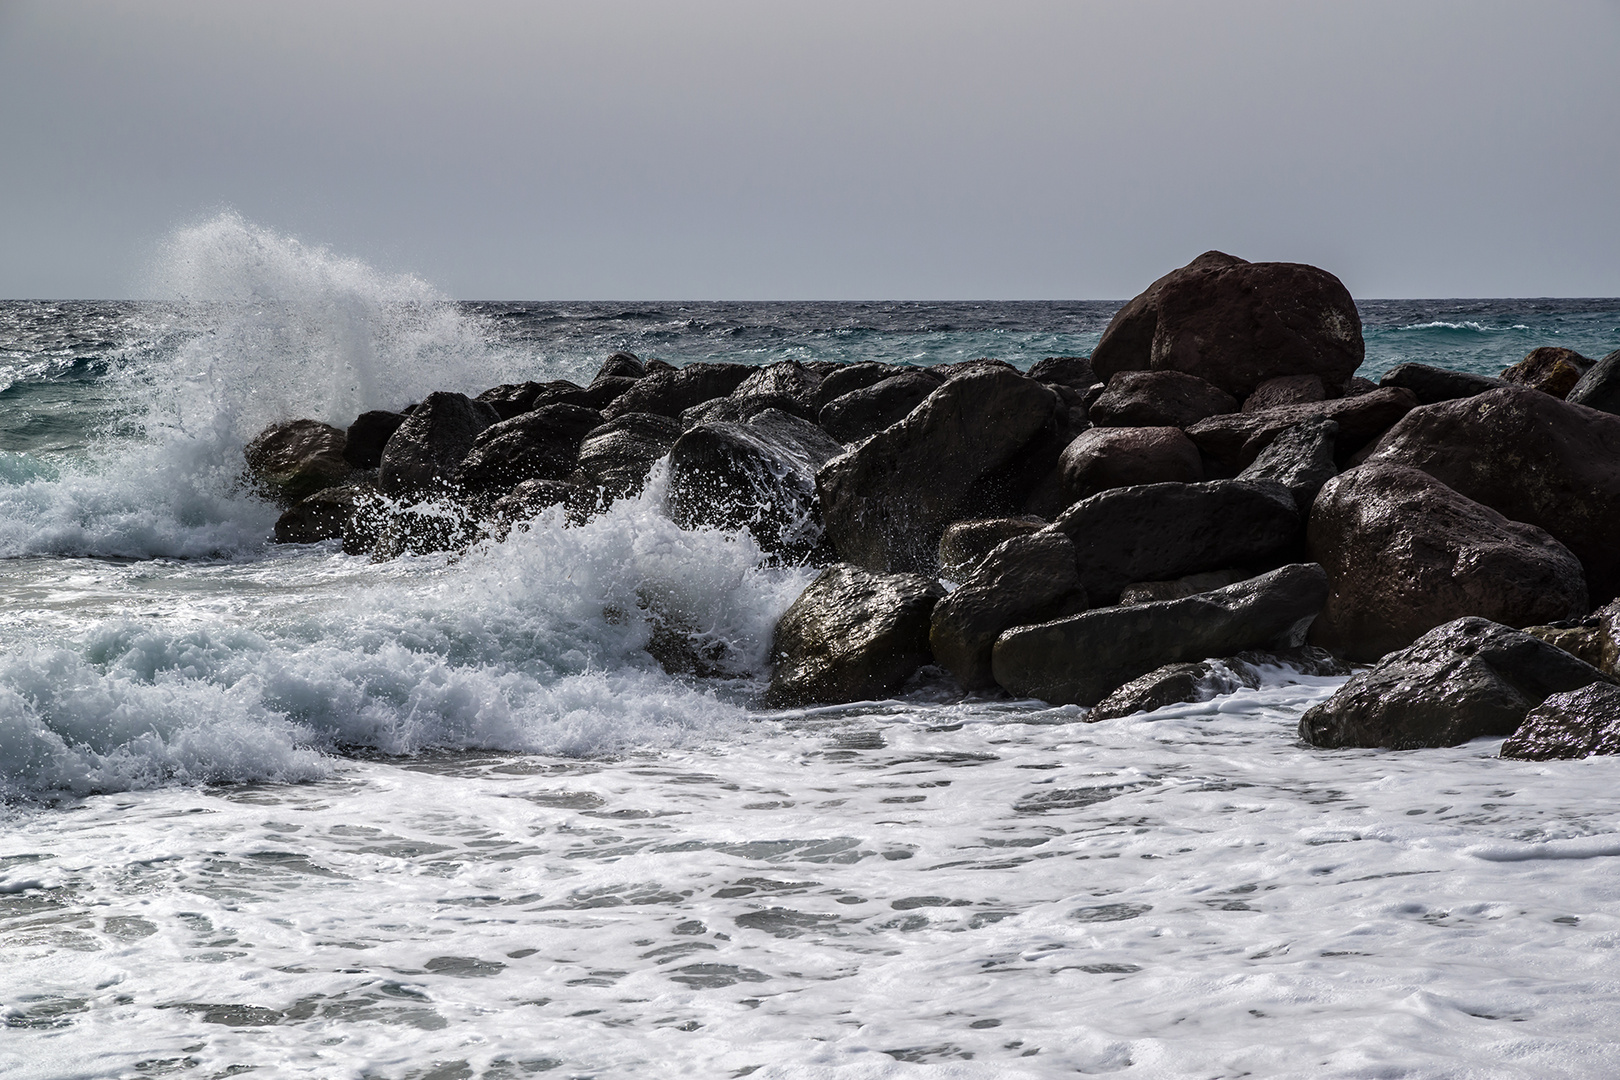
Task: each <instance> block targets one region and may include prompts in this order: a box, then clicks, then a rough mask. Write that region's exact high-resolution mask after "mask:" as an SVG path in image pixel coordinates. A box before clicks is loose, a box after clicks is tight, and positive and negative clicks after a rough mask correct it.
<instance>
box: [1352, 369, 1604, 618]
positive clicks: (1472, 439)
mask: <svg viewBox="0 0 1620 1080" xmlns="http://www.w3.org/2000/svg"><path fill="white" fill-rule="evenodd" d="M1367 460H1368V461H1369V462H1372V461H1381V462H1388V463H1390V464H1392V465H1409V466H1411V467H1412V468H1414V469H1421V470H1422V471H1424V472H1426V473H1428V474H1429V475H1430V476H1432V477H1434V478H1435V479H1436V480H1439V481H1440V482H1441V483H1442V484H1445V485H1446V486H1447V487H1449V488H1451V489H1452V490H1453V491H1457V492H1459V493H1461V494H1463V495H1466V496H1467V497H1468V498H1470V499H1473V500H1474V501H1475V502H1478V503H1483V504H1485V505H1486V506H1489V507H1490V508H1491V509H1492V510H1495V511H1497V512H1498V513H1500V514H1503V515H1504V516H1506V517H1509V518H1512V519H1513V520H1514V521H1522V522H1525V523H1527V524H1530V525H1536V526H1539V527H1541V528H1543V529H1546V530H1547V531H1548V532H1549V533H1551V534H1552V535H1553V537H1554V538H1556V539H1557V540H1558V542H1559V543H1561V544H1563V545H1564V546H1565V547H1567V548H1569V550H1570V551H1572V552H1574V553H1575V557H1576V558H1577V559H1579V560H1580V561H1581V566H1582V567H1583V568H1584V569H1585V570H1586V587H1587V591H1588V593H1589V595H1590V599H1591V601H1592V602H1593V603H1594V604H1601V603H1606V602H1608V601H1609V600H1611V599H1613V598H1614V597H1615V595H1616V594H1617V593H1620V544H1617V543H1616V542H1615V538H1616V537H1620V416H1615V415H1613V414H1611V413H1606V412H1599V411H1598V410H1596V409H1588V408H1586V407H1584V406H1581V405H1570V404H1568V403H1567V402H1564V401H1560V400H1559V399H1558V398H1555V397H1553V396H1552V395H1551V394H1544V393H1542V392H1540V391H1538V390H1531V389H1529V388H1527V387H1503V388H1501V389H1498V390H1491V391H1488V392H1486V393H1483V394H1478V395H1476V396H1474V397H1471V398H1464V399H1461V400H1457V401H1446V402H1441V403H1440V404H1437V405H1425V406H1424V407H1422V408H1420V409H1413V410H1412V411H1411V412H1410V413H1408V414H1407V415H1406V417H1405V418H1404V419H1402V420H1401V422H1400V423H1398V424H1396V425H1395V426H1394V427H1393V428H1391V429H1390V431H1389V433H1388V434H1387V435H1385V436H1384V437H1383V439H1382V440H1380V442H1379V443H1378V447H1377V449H1376V450H1374V451H1373V453H1372V454H1371V456H1370V457H1369V458H1368V459H1367Z"/></svg>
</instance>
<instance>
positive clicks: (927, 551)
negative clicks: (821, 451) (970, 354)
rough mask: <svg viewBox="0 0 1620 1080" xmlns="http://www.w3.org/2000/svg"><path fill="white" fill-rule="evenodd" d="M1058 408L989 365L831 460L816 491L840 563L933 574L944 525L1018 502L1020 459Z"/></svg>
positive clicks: (1051, 425) (1026, 382)
mask: <svg viewBox="0 0 1620 1080" xmlns="http://www.w3.org/2000/svg"><path fill="white" fill-rule="evenodd" d="M1058 408H1059V399H1058V397H1057V395H1056V394H1054V393H1053V392H1052V391H1051V390H1048V389H1047V388H1046V387H1044V386H1042V385H1041V384H1040V383H1038V382H1035V381H1034V380H1033V379H1028V378H1025V377H1024V376H1022V375H1020V374H1018V373H1017V372H1016V371H1013V370H1011V369H1010V368H1009V369H988V370H984V371H979V372H975V373H972V374H968V375H964V376H961V377H958V378H955V379H952V380H950V381H949V382H947V383H945V384H944V385H943V386H941V387H940V388H939V389H937V390H935V391H934V392H933V393H932V394H930V395H929V396H928V398H927V399H926V400H924V401H923V403H922V404H921V405H918V406H917V407H916V408H915V409H913V410H912V411H911V413H910V414H909V415H908V416H907V417H906V418H905V419H904V420H901V421H900V422H899V423H897V424H893V425H891V426H889V427H886V428H884V429H883V430H882V431H879V432H878V433H877V434H875V435H873V436H872V437H871V438H869V439H867V440H866V441H865V442H863V443H860V444H858V445H857V446H856V447H855V448H853V449H851V450H849V451H848V452H846V453H843V454H840V455H839V456H838V457H835V458H833V459H832V460H831V461H829V462H828V463H827V464H826V465H824V466H823V467H822V469H821V472H820V473H818V474H817V476H816V488H817V491H818V493H819V495H820V498H821V515H822V520H823V521H824V522H825V523H826V526H827V535H828V537H829V538H830V539H831V540H832V542H833V545H834V547H835V548H836V549H837V551H838V554H839V557H840V558H842V559H844V560H846V561H848V562H851V563H854V564H856V565H857V566H862V567H865V568H867V569H871V570H875V571H895V570H926V571H930V572H931V571H932V570H933V569H934V568H935V566H936V563H935V559H936V557H937V554H938V549H939V540H940V536H941V535H942V534H943V533H944V531H945V527H946V526H947V525H949V524H951V522H953V521H962V520H965V519H967V518H975V517H989V516H994V515H997V514H1004V513H1006V512H1008V511H1009V510H1012V509H1013V508H1015V507H1017V506H1019V505H1021V504H1022V502H1023V500H1024V498H1025V497H1026V496H1027V495H1028V490H1027V489H1023V488H1022V485H1023V484H1024V482H1025V479H1024V478H1025V477H1026V476H1027V475H1028V472H1029V471H1033V470H1030V469H1028V468H1027V466H1028V464H1029V459H1028V458H1026V457H1022V456H1021V455H1024V454H1025V452H1026V451H1028V450H1031V448H1032V447H1034V448H1035V449H1043V447H1038V446H1035V444H1036V443H1037V441H1038V440H1040V438H1041V437H1042V436H1047V437H1050V436H1052V435H1053V433H1054V431H1055V427H1056V424H1057V422H1058V415H1057V414H1058ZM1054 457H1055V452H1054ZM1038 479H1039V477H1035V478H1033V479H1030V480H1029V481H1028V482H1029V483H1030V484H1033V483H1034V482H1036V481H1037V480H1038Z"/></svg>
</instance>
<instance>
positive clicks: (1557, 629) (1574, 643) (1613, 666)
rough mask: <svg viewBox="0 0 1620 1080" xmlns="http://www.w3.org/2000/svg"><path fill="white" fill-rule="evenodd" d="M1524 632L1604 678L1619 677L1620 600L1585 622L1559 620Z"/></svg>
mask: <svg viewBox="0 0 1620 1080" xmlns="http://www.w3.org/2000/svg"><path fill="white" fill-rule="evenodd" d="M1523 630H1524V632H1525V633H1527V634H1529V635H1530V636H1531V637H1536V638H1540V639H1541V640H1542V641H1545V642H1546V643H1547V644H1549V645H1556V646H1558V648H1560V649H1563V650H1564V651H1565V652H1567V653H1570V654H1571V655H1574V656H1578V657H1580V658H1581V659H1582V660H1585V661H1586V662H1587V663H1588V664H1591V665H1592V666H1593V667H1595V668H1597V669H1598V670H1599V671H1601V672H1603V674H1605V675H1612V676H1620V600H1612V601H1610V602H1609V603H1608V604H1605V605H1604V606H1603V607H1600V608H1598V609H1597V610H1596V611H1594V612H1592V614H1590V615H1588V616H1587V617H1586V618H1584V619H1560V620H1558V621H1557V622H1555V623H1548V624H1545V625H1542V626H1526V627H1523Z"/></svg>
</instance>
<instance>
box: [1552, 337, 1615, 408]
mask: <svg viewBox="0 0 1620 1080" xmlns="http://www.w3.org/2000/svg"><path fill="white" fill-rule="evenodd" d="M1564 400H1565V401H1568V402H1570V403H1571V404H1574V405H1585V406H1586V407H1587V408H1588V409H1599V410H1601V411H1603V412H1606V413H1620V349H1616V350H1615V351H1614V352H1612V353H1610V354H1609V355H1607V356H1605V357H1604V358H1603V359H1601V360H1599V361H1598V362H1597V363H1595V364H1593V365H1592V366H1591V367H1590V368H1588V369H1587V372H1586V374H1585V375H1582V376H1581V381H1580V382H1578V383H1576V384H1575V389H1573V390H1571V391H1570V392H1569V393H1568V394H1567V395H1565V397H1564Z"/></svg>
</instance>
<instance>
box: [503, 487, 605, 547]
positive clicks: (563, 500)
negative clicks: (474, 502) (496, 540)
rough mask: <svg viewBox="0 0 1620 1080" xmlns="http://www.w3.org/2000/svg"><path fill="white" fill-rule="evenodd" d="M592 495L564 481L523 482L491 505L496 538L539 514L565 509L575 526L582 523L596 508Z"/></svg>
mask: <svg viewBox="0 0 1620 1080" xmlns="http://www.w3.org/2000/svg"><path fill="white" fill-rule="evenodd" d="M594 496H595V493H594V492H592V491H590V490H588V489H586V488H582V487H580V486H579V485H578V484H571V483H569V482H567V481H566V480H525V481H523V482H522V483H520V484H518V485H516V486H515V487H513V488H512V490H511V491H509V492H507V493H506V494H505V495H502V496H501V497H500V498H499V499H496V500H495V502H494V503H492V504H491V505H490V508H489V516H490V519H491V520H492V521H493V522H494V523H495V525H496V529H495V532H496V535H497V536H498V537H500V538H504V537H505V536H506V535H507V533H508V532H509V531H510V529H511V526H513V525H515V524H518V523H520V522H524V521H528V520H530V519H531V518H533V517H535V515H537V514H539V513H540V512H541V511H542V510H546V509H549V508H550V507H553V506H561V507H565V508H566V509H567V511H568V518H569V520H570V521H572V522H574V523H575V524H579V523H581V522H583V521H584V520H585V519H586V518H587V517H588V516H589V514H590V511H591V510H592V509H593V508H594V505H595V498H594Z"/></svg>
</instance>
